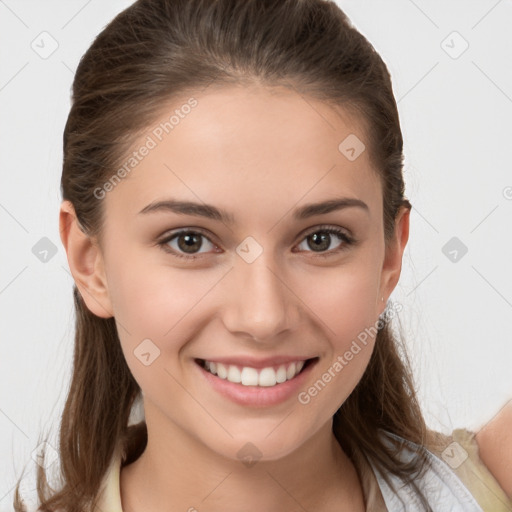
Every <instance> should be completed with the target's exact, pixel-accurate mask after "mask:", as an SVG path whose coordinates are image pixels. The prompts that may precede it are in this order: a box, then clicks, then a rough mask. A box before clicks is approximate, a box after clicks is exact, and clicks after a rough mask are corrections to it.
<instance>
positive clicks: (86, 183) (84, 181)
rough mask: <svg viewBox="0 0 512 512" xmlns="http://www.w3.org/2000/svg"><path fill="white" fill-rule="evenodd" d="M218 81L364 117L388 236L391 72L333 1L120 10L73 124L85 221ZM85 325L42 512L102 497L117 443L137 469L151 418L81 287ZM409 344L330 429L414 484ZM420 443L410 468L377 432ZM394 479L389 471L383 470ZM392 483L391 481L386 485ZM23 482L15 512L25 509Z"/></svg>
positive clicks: (89, 65) (398, 197) (396, 143)
mask: <svg viewBox="0 0 512 512" xmlns="http://www.w3.org/2000/svg"><path fill="white" fill-rule="evenodd" d="M214 81H215V84H216V85H217V84H218V85H219V86H222V85H224V84H239V85H240V84H241V85H244V84H247V85H249V84H254V83H258V84H262V85H264V86H284V87H289V88H292V89H294V90H295V91H297V92H299V93H300V94H302V95H304V96H306V97H307V96H310V97H312V98H316V99H319V100H322V101H325V102H327V103H329V104H331V105H332V106H333V107H335V106H341V107H343V108H345V109H347V110H348V111H350V112H352V113H354V114H358V118H360V119H362V123H363V124H364V127H365V133H366V140H365V142H367V144H366V147H367V148H368V149H367V150H368V151H369V155H370V158H371V160H372V163H373V165H374V168H375V169H376V170H377V172H378V174H379V176H380V179H381V183H382V186H383V218H384V234H385V240H386V243H389V242H390V240H391V239H392V238H393V236H394V228H395V221H396V218H397V214H398V212H399V210H400V208H401V207H403V208H408V209H410V208H412V206H411V204H410V202H409V201H408V200H407V199H405V198H404V182H403V177H402V165H403V153H402V146H403V140H402V133H401V129H400V123H399V118H398V111H397V106H396V102H395V99H394V96H393V91H392V85H391V78H390V75H389V72H388V70H387V67H386V65H385V64H384V62H383V61H382V59H381V58H380V56H379V55H378V54H377V52H376V51H375V49H374V48H373V46H372V45H371V44H370V43H369V42H368V41H367V40H366V39H365V37H364V36H363V35H361V34H360V33H359V32H358V31H357V30H356V29H355V28H354V27H353V26H352V25H351V23H350V21H349V20H348V18H347V17H346V15H345V14H344V13H343V12H342V11H341V10H340V9H339V7H338V6H337V5H336V4H335V3H334V2H331V1H327V0H139V1H137V2H135V3H134V4H133V5H131V6H130V7H129V8H127V9H125V10H124V11H123V12H121V13H120V14H118V15H117V16H116V17H115V18H114V19H113V20H112V21H111V22H110V23H109V24H108V25H107V27H106V28H105V29H104V30H103V31H102V32H101V33H100V34H99V35H98V36H97V37H96V39H95V40H94V42H93V43H92V45H91V46H90V48H89V49H88V50H87V52H86V53H85V54H84V55H83V57H82V59H81V60H80V63H79V65H78V68H77V71H76V75H75V78H74V82H73V94H72V107H71V110H70V112H69V116H68V119H67V123H66V126H65V129H64V137H63V139H64V141H63V142H64V161H63V171H62V181H61V188H62V197H63V200H69V201H70V202H71V203H72V204H73V206H74V209H75V212H76V216H77V219H78V221H79V223H80V225H81V228H82V230H83V231H84V232H85V233H87V234H88V235H90V236H91V237H97V239H98V240H101V234H102V224H103V221H104V213H105V212H104V210H103V208H102V202H101V201H98V199H97V198H96V197H95V195H94V190H96V189H97V188H98V187H101V186H102V185H103V184H104V183H105V182H106V181H107V180H108V179H109V178H110V177H111V176H112V175H113V174H114V171H115V170H116V169H117V168H118V166H119V165H120V163H121V162H122V161H123V158H124V157H125V155H126V154H127V153H128V150H129V149H130V147H131V145H133V143H134V142H135V141H136V140H137V138H138V136H139V135H140V134H141V133H143V132H144V130H145V129H146V128H147V127H148V126H149V125H150V124H151V122H153V121H154V120H155V119H156V118H157V117H158V116H159V115H160V113H161V112H162V108H163V105H164V103H165V104H170V101H172V99H173V98H174V97H176V95H178V94H180V93H183V92H186V91H193V90H199V89H201V88H204V87H206V86H208V85H209V84H211V83H212V82H214ZM73 297H74V304H75V310H76V333H75V348H74V358H73V373H72V380H71V385H70V388H69V392H68V395H67V399H66V403H65V406H64V410H63V413H62V419H61V429H60V437H59V456H60V466H61V467H60V472H61V477H60V480H61V482H60V489H59V490H54V489H51V488H50V487H49V485H48V479H47V476H46V472H45V470H44V469H43V468H42V467H41V466H39V468H38V473H37V493H38V499H39V501H40V503H41V505H40V510H44V511H58V510H65V511H66V512H75V511H76V512H78V511H80V512H83V511H84V510H92V509H93V508H94V506H95V504H96V502H95V500H96V499H97V496H98V492H99V490H100V489H99V486H100V484H101V481H102V479H103V477H104V475H105V473H106V470H107V469H108V465H109V463H110V461H111V458H112V456H113V454H114V450H115V449H116V447H117V446H119V445H121V446H123V447H124V450H125V452H126V458H125V460H124V462H123V464H129V463H130V462H132V461H134V460H135V459H137V458H138V457H139V455H140V454H141V453H142V452H143V451H144V448H145V446H146V442H147V430H146V425H145V422H144V421H142V422H140V423H138V424H136V425H130V426H129V425H128V419H129V416H130V412H131V409H132V405H133V404H134V401H135V400H136V399H137V398H140V388H139V386H138V384H137V382H136V381H135V379H134V378H133V376H132V375H131V372H130V370H129V368H128V366H127V364H126V362H125V359H124V356H123V353H122V350H121V346H120V341H119V338H118V334H117V330H116V324H115V320H114V318H108V319H103V318H99V317H97V316H95V315H94V314H92V313H91V312H90V311H89V310H88V308H87V307H86V305H85V303H84V301H83V299H82V297H81V295H80V293H79V291H78V289H77V287H76V285H74V287H73ZM409 368H410V366H409V361H408V359H407V356H406V353H405V350H404V348H403V343H402V341H401V340H400V338H399V336H397V335H396V333H393V331H392V330H391V326H390V325H389V324H388V323H385V325H384V326H383V327H382V328H381V329H379V331H378V333H377V339H376V344H375V348H374V351H373V353H372V356H371V359H370V362H369V364H368V366H367V368H366V370H365V373H364V375H363V377H362V378H361V380H360V382H359V383H358V385H357V386H356V388H355V389H354V391H353V392H352V393H351V394H350V396H349V397H348V398H347V399H346V401H345V402H344V403H343V405H342V406H341V408H340V409H339V410H338V411H337V413H336V414H335V416H334V419H333V430H334V433H335V435H336V438H337V439H338V441H339V443H340V445H341V446H342V448H343V449H344V451H345V452H346V453H347V455H348V456H349V457H352V458H353V459H354V460H356V458H357V457H367V458H370V459H371V460H372V461H373V463H374V464H375V467H376V468H378V469H379V470H380V471H381V473H383V475H384V477H385V478H386V474H387V473H393V474H396V475H399V476H402V477H403V478H405V479H406V480H407V481H408V482H411V484H412V485H413V487H414V488H415V489H416V490H417V492H418V494H419V496H420V498H421V500H422V503H423V505H424V506H425V509H426V510H430V507H429V506H428V504H427V503H426V500H425V499H424V497H423V496H421V493H420V492H419V490H418V489H417V488H416V484H415V483H414V479H415V478H416V477H417V476H418V475H419V474H421V472H422V471H423V470H424V469H425V468H426V466H427V464H428V461H426V460H425V458H424V454H423V447H424V446H426V445H427V442H428V440H429V439H430V437H429V435H430V433H429V430H428V429H427V427H426V425H425V422H424V419H423V416H422V413H421V410H420V407H419V404H418V401H417V398H416V394H415V390H414V385H413V380H412V376H411V373H410V370H409ZM381 430H386V431H389V432H392V433H394V434H397V435H399V436H402V437H403V438H406V439H408V440H411V441H413V442H415V443H417V444H419V445H420V450H419V452H418V454H417V457H415V458H413V459H412V461H411V463H410V464H403V463H401V462H400V461H399V460H398V458H397V455H396V453H395V452H394V451H392V450H390V449H389V448H388V447H387V446H386V445H385V443H383V441H382V438H381V436H380V434H379V432H380V431H381ZM386 479H387V478H386ZM390 485H391V484H390ZM19 487H20V483H19V481H18V486H17V488H16V492H15V499H14V505H15V510H16V511H24V510H25V508H24V505H23V503H22V502H21V500H20V494H19Z"/></svg>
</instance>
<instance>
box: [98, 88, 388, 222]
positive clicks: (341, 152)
mask: <svg viewBox="0 0 512 512" xmlns="http://www.w3.org/2000/svg"><path fill="white" fill-rule="evenodd" d="M365 146H367V144H366V141H365V133H364V131H363V128H362V122H361V119H357V118H356V117H355V116H354V115H353V114H350V113H349V112H346V111H344V110H343V109H342V108H340V107H338V108H334V107H333V106H332V105H329V104H326V103H324V102H321V101H319V100H315V99H312V98H310V97H306V96H303V95H301V94H298V93H297V92H295V91H293V90H290V89H285V88H268V87H260V86H254V87H236V86H233V87H217V88H214V87H209V88H207V89H206V91H204V92H196V93H194V94H192V93H191V94H190V95H187V94H184V95H182V96H181V97H180V98H174V99H173V101H172V102H170V103H169V104H168V105H165V106H162V109H161V113H160V114H159V115H158V116H157V117H156V118H155V120H154V122H153V123H152V124H151V125H150V126H149V127H148V128H147V129H146V130H145V131H143V133H142V134H141V135H140V137H139V138H138V140H137V141H136V143H135V144H134V145H133V154H132V153H130V154H129V155H127V158H126V160H125V161H124V162H123V163H124V164H127V165H125V166H124V167H125V171H127V172H124V173H123V176H124V177H123V178H122V180H121V182H120V183H119V184H118V185H116V187H115V189H114V190H113V191H112V192H109V193H107V194H106V201H107V204H108V206H107V208H108V210H109V211H110V212H111V213H114V212H115V211H117V212H118V213H121V210H122V214H123V216H124V218H125V219H126V216H136V215H137V214H138V212H139V211H140V210H141V209H142V208H144V207H145V206H146V205H147V204H149V203H150V202H153V201H156V200H164V199H166V198H168V197H171V196H172V197H173V198H180V199H183V200H192V201H204V202H207V203H213V204H217V205H218V206H219V207H220V208H223V209H226V210H228V211H233V210H236V209H237V208H238V209H243V210H245V211H246V212H248V213H249V212H250V213H252V214H257V212H258V211H260V213H261V212H262V210H264V209H266V208H270V207H272V208H274V207H275V206H276V205H281V206H280V208H279V211H280V212H281V213H283V212H284V211H285V210H286V209H287V208H291V207H292V206H294V205H296V204H297V203H299V202H304V203H309V202H314V201H315V200H317V199H319V198H320V199H325V198H326V196H334V195H337V196H340V195H344V196H349V197H357V198H359V199H361V200H363V201H365V202H367V203H374V204H375V202H376V201H377V202H378V201H379V197H378V196H379V194H380V193H381V192H380V181H379V179H378V177H377V175H376V173H375V172H374V170H373V169H372V168H371V164H370V158H369V154H368V150H367V149H365ZM144 148H146V149H144ZM347 150H348V152H347ZM142 153H144V154H143V155H142ZM130 155H132V156H130ZM354 155H355V158H354ZM274 213H277V210H274Z"/></svg>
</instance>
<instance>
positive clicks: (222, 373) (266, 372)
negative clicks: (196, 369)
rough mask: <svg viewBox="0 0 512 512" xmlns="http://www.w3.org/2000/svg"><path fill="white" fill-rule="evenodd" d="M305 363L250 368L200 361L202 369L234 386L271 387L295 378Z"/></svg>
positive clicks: (297, 362)
mask: <svg viewBox="0 0 512 512" xmlns="http://www.w3.org/2000/svg"><path fill="white" fill-rule="evenodd" d="M306 362H307V361H295V362H292V363H289V364H286V365H285V364H282V365H279V366H274V367H272V366H268V367H266V368H259V369H257V368H252V367H250V366H243V367H240V366H237V365H233V364H230V365H227V364H222V363H215V362H213V361H205V360H202V359H201V360H200V364H201V365H202V367H203V368H204V369H205V370H207V371H209V372H210V373H211V374H213V375H217V377H219V378H221V379H225V380H227V381H229V382H232V383H234V384H242V385H244V386H261V387H272V386H276V385H277V384H282V383H283V382H286V381H287V380H291V379H293V378H294V377H296V376H297V375H298V374H299V373H300V372H301V370H302V368H303V367H304V364H305V363H306Z"/></svg>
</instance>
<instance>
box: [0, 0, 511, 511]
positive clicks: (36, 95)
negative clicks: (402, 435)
mask: <svg viewBox="0 0 512 512" xmlns="http://www.w3.org/2000/svg"><path fill="white" fill-rule="evenodd" d="M338 3H339V5H340V6H341V7H342V8H343V9H344V10H345V12H346V13H347V14H348V16H349V17H350V18H351V20H352V21H353V23H354V25H355V26H356V27H357V28H358V29H359V30H360V31H361V32H362V33H363V34H364V35H365V36H366V37H367V38H368V39H369V40H370V41H371V42H372V44H373V45H374V46H375V48H376V49H377V51H378V52H379V53H380V54H381V56H382V57H383V59H384V61H385V62H386V64H387V65H388V67H389V70H390V72H391V75H392V79H393V86H394V91H395V95H396V98H397V101H398V107H399V111H400V117H401V123H402V130H403V133H404V138H405V155H406V162H405V171H404V172H405V180H406V187H407V188H406V195H407V197H408V198H409V199H410V201H411V202H412V204H413V210H412V213H411V233H410V239H409V244H408V247H407V249H406V252H405V258H404V263H403V268H402V277H401V280H400V283H399V284H398V286H397V288H396V290H395V292H394V294H393V295H392V297H391V300H393V301H397V302H400V303H401V304H402V305H403V307H404V309H403V311H402V313H401V315H400V319H401V323H402V324H403V327H404V332H405V336H406V338H407V343H408V346H409V348H410V353H411V356H412V361H413V365H414V370H415V377H416V381H417V383H418V387H419V394H420V399H421V403H422V405H423V407H424V412H425V415H426V418H427V420H428V422H429V424H430V426H431V427H433V428H437V429H439V430H441V431H443V432H450V431H451V430H452V429H454V428H457V427H462V426H464V427H468V428H472V429H478V428H480V427H481V426H482V425H483V424H484V423H485V422H486V421H488V420H489V419H490V418H491V417H492V416H493V415H494V414H495V413H496V412H497V411H498V409H499V408H500V407H501V406H503V404H504V403H505V402H506V401H507V400H510V399H511V398H512V371H511V362H512V343H511V341H512V335H511V334H510V322H511V320H512V272H511V271H510V262H511V261H512V243H511V240H510V237H511V220H512V172H511V164H510V148H511V138H512V130H511V128H510V119H511V114H512V66H511V62H512V35H511V31H510V26H511V22H512V2H511V1H510V0H508V1H507V0H501V1H496V0H480V1H468V0H458V1H454V0H451V1H449V2H447V1H446V0H435V1H433V0H430V1H427V0H415V1H412V0H393V1H386V2H383V1H382V0H372V1H369V0H366V1H361V0H346V1H339V2H338ZM130 4H131V1H130V0H123V1H121V0H116V1H112V0H111V1H109V2H100V1H99V0H89V1H84V0H67V1H64V0H60V1H56V0H52V1H49V0H46V1H45V2H41V1H37V0H30V1H29V0H0V37H1V38H2V44H1V45H0V113H1V114H0V145H1V147H0V173H1V187H0V223H1V224H0V225H1V229H2V245H1V248H2V250H1V274H0V310H1V312H2V322H1V329H2V332H1V355H0V365H1V367H0V370H1V379H2V381H1V386H0V433H1V434H2V435H1V440H0V460H1V461H2V463H1V465H0V511H8V510H12V507H11V502H12V489H13V486H14V483H15V477H17V476H18V475H19V473H20V471H21V470H22V468H23V466H24V465H25V464H26V463H27V462H29V461H30V458H31V452H32V451H33V450H34V449H35V448H36V445H37V444H38V436H39V435H40V434H41V433H46V429H48V428H50V427H52V426H53V428H54V430H55V432H54V435H53V440H54V442H55V444H54V445H55V446H56V442H57V430H58V426H59V414H60V412H61V410H62V406H63V403H64V399H65V395H66V391H67V387H68V384H69V378H70V370H71V362H72V348H73V333H74V331H73V329H74V317H73V309H72V295H71V288H72V284H73V280H72V277H71V274H70V272H69V266H68V263H67V259H66V254H65V251H64V249H63V247H62V245H61V242H60V238H59V231H58V211H59V205H60V201H61V197H60V190H59V182H60V174H61V163H62V131H63V128H64V124H65V121H66V117H67V114H68V111H69V106H70V104H69V98H70V87H71V83H72V80H73V73H74V70H75V68H76V66H77V64H78V61H79V58H80V57H81V55H82V54H83V53H84V52H85V51H86V49H87V48H88V46H89V45H90V43H91V42H92V40H93V38H94V37H95V36H96V35H97V34H98V33H99V32H100V31H101V29H102V28H103V27H104V26H105V25H106V24H107V23H108V22H109V21H110V20H111V19H112V18H113V17H114V15H115V14H117V13H118V12H119V11H121V10H122V9H124V8H125V7H127V6H128V5H130ZM43 31H46V32H48V33H49V34H50V35H51V38H53V39H54V40H55V41H56V42H57V43H58V48H57V49H56V50H55V51H54V53H52V54H51V55H50V56H48V57H47V58H42V57H41V56H40V55H39V54H38V53H36V51H35V50H34V49H33V48H32V47H31V45H33V46H34V47H36V45H38V47H39V50H38V51H39V52H43V51H49V50H51V44H52V40H51V38H50V36H47V35H42V36H41V35H40V34H41V32H43ZM454 31H456V32H458V34H459V35H457V34H455V35H454V34H453V32H454ZM43 38H44V39H43ZM465 41H466V42H467V43H465ZM53 44H55V43H53ZM465 44H468V45H469V46H468V48H467V49H466V50H465V51H464V52H463V53H461V54H460V55H459V53H460V52H461V51H462V50H463V49H464V46H465ZM44 56H45V55H44ZM43 237H47V238H48V239H49V240H51V242H53V244H54V245H55V246H56V254H55V255H54V256H51V253H50V255H48V261H46V262H42V261H40V259H38V257H36V255H35V254H34V253H33V247H34V246H35V245H36V244H37V243H38V242H39V241H40V239H41V238H43ZM452 237H457V238H458V240H459V241H456V243H457V244H459V245H460V243H463V244H464V245H465V246H466V247H467V249H468V252H467V254H465V255H463V256H462V257H461V256H460V255H461V252H460V251H459V252H458V255H459V258H458V261H455V262H454V261H452V260H451V259H450V258H451V257H447V256H446V255H445V254H444V252H443V247H444V246H445V244H447V243H448V242H449V241H450V239H452ZM36 247H37V246H36ZM452 249H453V248H452V247H450V246H448V250H452ZM448 250H446V249H445V252H448ZM452 254H454V253H452ZM50 256H51V257H50ZM42 429H45V430H44V432H42ZM28 467H29V468H32V467H33V464H30V465H29V466H28ZM25 481H26V485H25V486H24V488H25V489H27V490H30V489H31V488H32V487H33V485H32V483H31V481H30V479H28V478H27V479H26V480H25Z"/></svg>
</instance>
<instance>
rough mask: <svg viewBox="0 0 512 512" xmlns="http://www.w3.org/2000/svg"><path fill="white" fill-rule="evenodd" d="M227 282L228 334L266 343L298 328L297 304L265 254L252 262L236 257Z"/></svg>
mask: <svg viewBox="0 0 512 512" xmlns="http://www.w3.org/2000/svg"><path fill="white" fill-rule="evenodd" d="M268 253H270V251H268ZM228 280H229V285H228V286H227V289H225V290H223V293H224V292H226V293H227V295H226V296H224V297H223V300H224V305H225V307H224V308H223V322H224V325H225V327H226V329H228V330H229V331H230V332H231V333H233V334H234V335H238V336H240V335H244V336H246V337H250V338H252V339H254V340H256V341H259V342H265V341H273V340H275V339H277V337H278V336H279V335H281V336H282V335H283V332H284V331H287V330H288V331H293V330H295V329H296V328H297V326H298V320H299V318H300V312H299V311H298V307H299V304H298V303H299V302H300V301H299V300H298V298H297V297H296V296H295V295H294V294H293V292H292V291H291V289H290V286H289V285H288V283H286V282H285V279H284V277H283V274H282V272H280V270H279V269H278V268H276V266H275V265H274V264H273V262H272V258H271V255H268V256H267V251H263V253H262V254H261V255H260V256H259V257H258V258H256V260H255V261H253V262H252V263H247V262H246V261H244V260H243V259H242V258H236V260H235V266H234V268H233V269H232V271H231V272H230V273H229V276H228Z"/></svg>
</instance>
